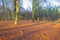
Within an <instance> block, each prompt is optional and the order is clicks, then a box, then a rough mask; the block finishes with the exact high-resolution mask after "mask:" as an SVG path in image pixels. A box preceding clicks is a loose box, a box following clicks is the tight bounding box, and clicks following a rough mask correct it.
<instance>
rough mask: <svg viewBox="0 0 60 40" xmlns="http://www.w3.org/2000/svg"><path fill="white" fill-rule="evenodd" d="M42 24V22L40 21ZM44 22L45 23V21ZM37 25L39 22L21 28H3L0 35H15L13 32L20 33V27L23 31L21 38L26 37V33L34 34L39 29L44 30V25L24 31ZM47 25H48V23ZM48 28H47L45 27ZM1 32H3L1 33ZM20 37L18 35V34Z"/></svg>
mask: <svg viewBox="0 0 60 40" xmlns="http://www.w3.org/2000/svg"><path fill="white" fill-rule="evenodd" d="M42 24H43V23H42ZM45 24H46V23H45ZM53 24H54V23H52V24H50V25H51V26H52V25H53ZM38 25H39V23H38V24H36V25H33V26H32V25H31V26H29V27H22V28H20V27H19V28H14V29H8V30H5V31H4V30H3V31H0V32H1V33H0V37H2V36H5V37H6V35H15V34H18V35H20V34H19V31H20V29H22V31H23V33H24V35H23V37H22V38H24V37H27V36H28V35H32V34H34V33H36V32H40V31H41V30H44V29H46V27H43V29H38V30H32V31H30V30H29V31H26V29H27V28H30V29H31V28H32V27H33V28H34V26H38ZM48 26H49V25H48ZM47 29H48V28H47ZM2 33H3V34H2ZM26 35H27V36H26ZM19 37H20V36H19Z"/></svg>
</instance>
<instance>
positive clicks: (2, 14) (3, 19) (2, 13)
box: [2, 0, 4, 20]
mask: <svg viewBox="0 0 60 40" xmlns="http://www.w3.org/2000/svg"><path fill="white" fill-rule="evenodd" d="M2 5H3V8H2V9H3V13H2V20H4V0H2Z"/></svg>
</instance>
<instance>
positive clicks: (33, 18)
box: [32, 0, 34, 22]
mask: <svg viewBox="0 0 60 40" xmlns="http://www.w3.org/2000/svg"><path fill="white" fill-rule="evenodd" d="M32 22H34V0H33V2H32Z"/></svg>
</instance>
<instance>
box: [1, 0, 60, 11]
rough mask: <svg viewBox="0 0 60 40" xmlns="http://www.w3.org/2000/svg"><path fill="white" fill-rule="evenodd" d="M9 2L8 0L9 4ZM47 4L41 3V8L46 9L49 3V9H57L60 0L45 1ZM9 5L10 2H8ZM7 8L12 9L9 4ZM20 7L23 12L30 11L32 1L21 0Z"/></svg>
mask: <svg viewBox="0 0 60 40" xmlns="http://www.w3.org/2000/svg"><path fill="white" fill-rule="evenodd" d="M10 1H11V0H9V2H10ZM47 1H48V2H45V3H44V2H42V3H41V4H42V7H46V6H47V5H48V3H50V5H51V7H55V6H56V7H58V6H60V0H47ZM10 3H11V2H10ZM0 5H2V1H1V0H0ZM9 7H12V5H11V4H9ZM22 7H23V8H24V9H25V10H30V11H31V10H32V0H23V2H22Z"/></svg>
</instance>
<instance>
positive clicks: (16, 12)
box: [14, 0, 19, 24]
mask: <svg viewBox="0 0 60 40" xmlns="http://www.w3.org/2000/svg"><path fill="white" fill-rule="evenodd" d="M14 2H15V24H17V23H18V12H19V3H18V0H14Z"/></svg>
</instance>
